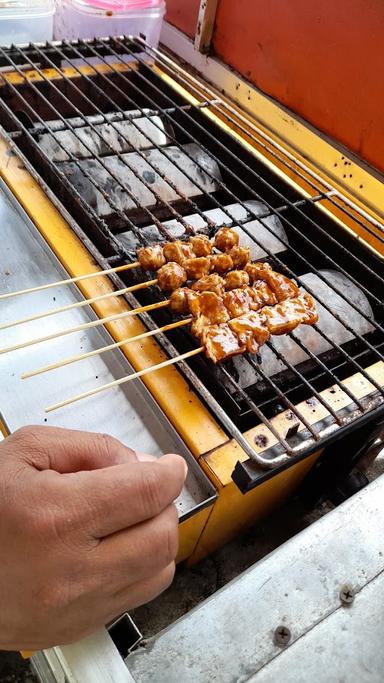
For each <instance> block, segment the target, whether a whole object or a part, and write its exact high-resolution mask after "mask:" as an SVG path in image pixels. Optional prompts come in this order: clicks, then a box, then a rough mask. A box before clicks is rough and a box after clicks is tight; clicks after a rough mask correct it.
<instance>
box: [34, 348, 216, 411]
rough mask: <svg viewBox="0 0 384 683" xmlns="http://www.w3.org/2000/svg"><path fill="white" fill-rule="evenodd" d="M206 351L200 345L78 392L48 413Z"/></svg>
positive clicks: (48, 409) (52, 407)
mask: <svg viewBox="0 0 384 683" xmlns="http://www.w3.org/2000/svg"><path fill="white" fill-rule="evenodd" d="M203 351H204V346H200V347H199V348H198V349H193V350H192V351H188V352H187V353H183V354H182V355H181V356H177V357H176V358H170V359H169V360H166V361H164V362H163V363H158V365H153V366H152V367H150V368H144V370H140V371H139V372H134V373H133V374H132V375H127V377H122V378H121V379H116V380H114V381H113V382H109V383H108V384H103V386H101V387H97V388H96V389H91V390H90V391H84V393H82V394H78V395H77V396H73V397H72V398H67V399H66V400H65V401H61V402H60V403H56V404H55V405H53V406H49V407H48V408H46V409H45V412H46V413H51V412H52V411H54V410H58V409H59V408H64V406H68V405H70V404H71V403H76V401H81V400H82V399H83V398H88V397H89V396H95V394H99V393H100V392H102V391H107V389H113V388H114V387H118V386H120V385H121V384H126V383H127V382H131V381H132V380H134V379H138V378H139V377H144V376H145V375H149V374H150V373H151V372H155V371H156V370H162V369H163V368H166V367H168V366H169V365H175V363H180V362H181V361H183V360H187V358H192V356H197V355H198V354H199V353H202V352H203Z"/></svg>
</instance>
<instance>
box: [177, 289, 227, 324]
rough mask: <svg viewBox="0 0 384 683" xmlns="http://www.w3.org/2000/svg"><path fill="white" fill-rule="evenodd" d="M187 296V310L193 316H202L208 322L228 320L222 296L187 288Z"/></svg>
mask: <svg viewBox="0 0 384 683" xmlns="http://www.w3.org/2000/svg"><path fill="white" fill-rule="evenodd" d="M187 296H188V303H189V310H190V312H191V314H192V315H193V317H194V318H198V317H200V316H204V318H206V320H207V323H208V324H215V323H225V322H227V320H229V315H228V311H227V309H226V308H225V306H224V304H223V300H222V298H221V297H220V296H217V294H215V293H214V292H193V291H192V290H188V292H187Z"/></svg>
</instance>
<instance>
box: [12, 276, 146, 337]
mask: <svg viewBox="0 0 384 683" xmlns="http://www.w3.org/2000/svg"><path fill="white" fill-rule="evenodd" d="M156 283H157V280H147V281H146V282H140V283H138V284H137V285H131V287H124V288H123V289H118V290H117V291H116V292H107V293H106V294H99V295H98V296H94V297H92V299H84V300H83V301H76V302H75V303H74V304H67V305H66V306H60V307H58V308H52V309H51V310H48V311H44V312H43V313H35V314H34V315H29V316H27V317H26V318H19V320H13V321H11V322H8V323H3V324H2V325H0V330H6V329H7V328H9V327H16V325H22V324H24V323H30V322H32V321H33V320H41V318H48V317H49V316H50V315H57V314H58V313H65V312H66V311H71V310H72V309H74V308H81V307H82V306H88V305H89V306H90V305H91V304H94V303H96V301H102V300H103V299H109V298H111V297H113V296H122V295H123V294H127V293H128V292H136V291H137V290H139V289H146V288H147V287H151V286H152V285H155V284H156Z"/></svg>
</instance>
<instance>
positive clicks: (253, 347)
mask: <svg viewBox="0 0 384 683" xmlns="http://www.w3.org/2000/svg"><path fill="white" fill-rule="evenodd" d="M228 324H229V326H230V328H231V330H232V331H233V332H235V334H237V336H238V337H239V340H240V342H242V343H243V344H245V345H246V347H247V351H248V352H249V353H258V352H259V349H260V346H262V345H263V344H265V342H266V341H268V339H269V337H270V333H269V330H268V328H267V326H266V324H265V320H264V319H263V317H262V316H260V315H259V314H258V313H255V312H254V311H251V312H250V313H246V314H245V315H243V316H240V317H239V318H234V319H233V320H230V321H229V323H228Z"/></svg>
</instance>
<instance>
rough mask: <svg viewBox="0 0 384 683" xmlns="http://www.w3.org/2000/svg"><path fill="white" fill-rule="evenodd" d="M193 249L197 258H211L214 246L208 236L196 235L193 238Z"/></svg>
mask: <svg viewBox="0 0 384 683" xmlns="http://www.w3.org/2000/svg"><path fill="white" fill-rule="evenodd" d="M190 242H191V245H192V249H193V251H194V253H195V256H209V254H211V253H212V248H213V247H212V244H211V242H210V241H209V238H208V237H206V235H196V236H194V237H191V240H190Z"/></svg>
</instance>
